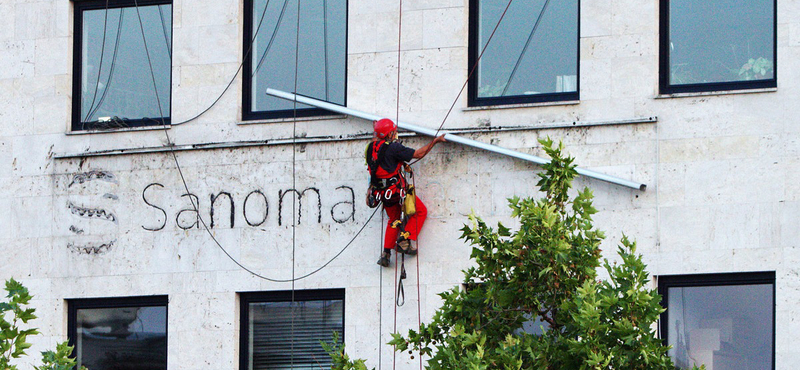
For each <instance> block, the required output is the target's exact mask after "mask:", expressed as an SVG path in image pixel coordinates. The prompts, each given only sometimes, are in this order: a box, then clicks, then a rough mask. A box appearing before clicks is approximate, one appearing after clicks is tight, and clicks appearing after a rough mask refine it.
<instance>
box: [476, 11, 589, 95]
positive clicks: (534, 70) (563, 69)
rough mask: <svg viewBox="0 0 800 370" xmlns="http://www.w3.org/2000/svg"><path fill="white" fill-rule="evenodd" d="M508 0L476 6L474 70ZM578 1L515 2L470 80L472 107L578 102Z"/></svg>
mask: <svg viewBox="0 0 800 370" xmlns="http://www.w3.org/2000/svg"><path fill="white" fill-rule="evenodd" d="M507 4H508V1H507V0H470V21H469V26H470V29H469V39H470V42H469V69H470V70H472V68H473V66H474V65H475V62H476V61H478V56H479V55H480V53H481V50H483V49H484V46H485V45H486V43H487V42H488V40H489V37H490V36H491V34H492V30H494V27H495V25H497V23H498V21H499V20H500V16H501V15H502V14H503V11H504V10H505V8H506V5H507ZM578 5H579V4H578V0H563V1H550V0H531V1H515V2H512V3H511V6H510V7H509V9H508V12H506V15H505V17H503V20H502V22H500V25H499V27H498V29H497V31H496V32H495V34H494V37H493V38H492V40H491V42H490V43H489V46H488V47H486V51H485V52H484V53H483V56H482V57H481V58H480V61H479V63H478V66H477V68H476V69H475V72H474V73H473V75H472V77H471V78H470V80H469V105H470V106H480V105H499V104H518V103H535V102H547V101H559V100H577V99H578V55H579V54H578V49H579V46H578V37H579V36H578V30H579V27H578V19H579V7H578Z"/></svg>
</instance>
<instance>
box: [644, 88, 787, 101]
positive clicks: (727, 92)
mask: <svg viewBox="0 0 800 370" xmlns="http://www.w3.org/2000/svg"><path fill="white" fill-rule="evenodd" d="M776 91H778V88H777V87H768V88H765V89H750V90H725V91H703V92H694V93H675V94H658V95H656V97H655V99H672V98H695V97H698V96H717V95H740V94H761V93H771V92H776Z"/></svg>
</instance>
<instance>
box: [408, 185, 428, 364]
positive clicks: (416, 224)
mask: <svg viewBox="0 0 800 370" xmlns="http://www.w3.org/2000/svg"><path fill="white" fill-rule="evenodd" d="M411 186H413V187H414V192H415V193H414V203H415V204H414V207H415V208H416V206H417V205H416V200H417V194H416V191H417V180H416V176H414V175H413V174H412V175H411ZM426 216H427V215H426ZM414 229H415V230H417V240H415V241H414V242H416V244H417V258H415V260H416V262H417V327H421V326H422V307H421V301H422V297H421V296H420V290H419V259H420V247H419V233H420V231H422V230H420V228H419V217H415V218H414ZM417 355H418V357H419V369H420V370H422V352H420V353H418V354H417Z"/></svg>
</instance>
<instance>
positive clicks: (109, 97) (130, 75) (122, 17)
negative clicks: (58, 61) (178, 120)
mask: <svg viewBox="0 0 800 370" xmlns="http://www.w3.org/2000/svg"><path fill="white" fill-rule="evenodd" d="M139 15H141V20H142V25H143V27H141V28H140V26H139ZM80 16H82V17H83V18H82V22H83V23H82V28H83V29H82V31H81V33H82V35H81V40H82V41H81V43H82V45H81V50H79V51H78V50H76V51H75V52H76V53H80V54H81V55H80V60H81V70H80V79H81V80H80V86H81V90H80V94H81V96H80V103H81V104H80V126H79V127H77V129H80V130H85V129H96V128H100V129H103V128H112V127H117V126H119V127H125V126H128V125H132V124H133V125H155V124H161V121H160V119H161V117H162V114H163V117H164V118H169V116H170V92H171V86H170V85H171V59H172V57H171V53H172V5H170V4H164V5H151V6H140V7H139V13H138V14H137V11H136V9H135V8H131V7H124V8H109V9H108V10H106V9H95V10H84V11H82V12H81V15H80ZM142 28H143V29H144V36H145V37H146V39H147V47H148V49H147V52H149V56H150V59H149V61H148V55H147V54H148V53H147V52H146V51H145V48H144V41H143V40H142ZM149 62H152V67H153V73H154V75H155V87H154V86H153V77H152V76H151V73H150V63H149ZM156 91H158V98H156ZM159 101H160V103H161V107H160V109H159V105H158V103H159ZM103 117H109V118H111V119H107V118H103ZM131 121H139V122H131ZM106 126H112V127H106Z"/></svg>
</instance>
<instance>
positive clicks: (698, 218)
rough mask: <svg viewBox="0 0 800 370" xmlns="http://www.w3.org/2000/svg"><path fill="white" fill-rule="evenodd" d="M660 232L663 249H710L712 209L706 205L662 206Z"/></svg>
mask: <svg viewBox="0 0 800 370" xmlns="http://www.w3.org/2000/svg"><path fill="white" fill-rule="evenodd" d="M660 217H661V218H660V220H659V223H660V225H659V232H660V233H661V248H662V251H676V250H692V251H701V250H705V249H708V247H709V243H710V240H711V210H710V209H709V208H705V207H661V210H660Z"/></svg>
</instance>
